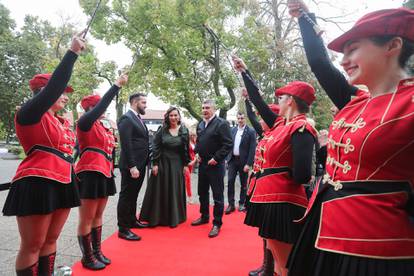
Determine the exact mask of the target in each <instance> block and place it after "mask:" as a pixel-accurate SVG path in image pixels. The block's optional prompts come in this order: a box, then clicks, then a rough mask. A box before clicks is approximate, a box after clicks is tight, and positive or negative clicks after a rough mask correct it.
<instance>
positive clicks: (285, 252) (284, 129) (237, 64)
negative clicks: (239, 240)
mask: <svg viewBox="0 0 414 276" xmlns="http://www.w3.org/2000/svg"><path fill="white" fill-rule="evenodd" d="M233 62H234V68H235V69H236V70H237V71H239V72H240V73H241V75H242V77H243V81H244V83H245V85H246V89H247V92H248V95H249V99H250V100H251V101H252V102H253V103H255V106H256V107H258V108H261V110H265V109H266V110H265V111H266V113H265V114H268V116H271V117H272V118H275V117H276V120H273V127H272V129H271V130H270V132H269V134H268V135H267V136H266V138H263V139H265V143H264V145H262V146H261V148H260V157H259V160H260V164H259V166H260V173H259V174H258V175H257V176H256V180H255V188H254V190H253V192H252V196H251V199H250V202H251V203H252V204H251V206H249V209H248V212H247V213H248V214H247V216H249V217H251V216H250V215H249V212H250V213H254V214H255V216H256V217H257V218H256V219H253V221H254V222H255V223H256V225H258V228H259V235H260V236H261V237H262V238H265V239H266V240H267V247H268V248H269V249H270V250H271V251H272V254H273V258H274V259H275V261H276V267H275V270H276V271H275V272H276V273H277V274H279V275H281V276H286V275H287V274H288V270H287V269H286V268H285V266H286V263H287V259H288V256H289V254H290V251H291V248H292V246H293V244H294V243H295V241H296V239H297V238H298V236H299V234H300V232H301V225H298V224H296V223H294V220H296V219H299V218H301V217H302V216H303V214H304V213H305V210H306V207H307V205H308V199H307V196H306V191H305V187H304V184H307V183H308V182H309V180H310V179H311V176H312V156H313V152H314V145H315V140H316V129H315V128H313V126H312V125H311V124H310V123H309V122H308V121H307V119H306V113H308V112H309V108H310V105H311V104H312V102H313V101H314V100H315V89H314V88H313V87H312V86H311V85H310V84H308V83H306V82H301V81H293V82H290V83H288V84H287V85H285V86H283V87H281V88H277V89H276V90H275V97H277V99H278V103H279V107H280V112H279V115H276V114H274V113H273V112H272V111H271V110H270V109H269V108H268V107H267V105H266V103H265V102H264V100H263V98H262V97H261V95H260V92H259V88H258V86H257V84H256V83H255V81H254V80H253V77H252V75H251V74H250V72H249V71H248V70H247V67H246V65H245V64H244V62H243V61H242V60H241V59H240V58H238V57H236V56H233ZM259 112H260V110H259ZM268 116H266V117H268ZM281 117H282V118H281ZM279 118H280V119H279ZM263 119H265V121H266V120H268V119H266V118H263ZM268 121H270V120H268ZM278 121H281V122H279V123H278V124H277V125H275V124H276V122H278ZM263 139H262V140H263ZM253 204H254V205H253ZM257 206H258V208H255V207H257ZM247 216H246V217H247Z"/></svg>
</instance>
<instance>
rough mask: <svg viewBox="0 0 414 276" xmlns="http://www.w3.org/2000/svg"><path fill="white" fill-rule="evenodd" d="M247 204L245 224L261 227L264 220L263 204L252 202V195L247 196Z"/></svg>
mask: <svg viewBox="0 0 414 276" xmlns="http://www.w3.org/2000/svg"><path fill="white" fill-rule="evenodd" d="M245 206H246V217H245V218H244V224H246V225H248V226H252V227H260V225H261V224H262V221H263V212H262V211H261V207H262V205H261V204H259V203H252V202H250V196H247V197H246V203H245Z"/></svg>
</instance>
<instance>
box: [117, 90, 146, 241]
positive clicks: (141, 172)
mask: <svg viewBox="0 0 414 276" xmlns="http://www.w3.org/2000/svg"><path fill="white" fill-rule="evenodd" d="M129 104H130V110H129V111H128V112H126V113H125V114H124V115H122V116H121V118H120V119H119V121H118V131H119V138H120V142H121V155H120V157H119V170H120V171H121V191H120V193H119V200H118V206H117V218H118V229H119V231H118V237H119V238H121V239H125V240H128V241H139V240H141V237H140V236H138V235H136V234H135V233H133V232H132V231H131V230H130V229H131V228H144V227H148V225H146V224H144V223H142V222H140V221H139V220H138V219H137V217H136V213H137V199H138V193H139V191H140V190H141V187H142V182H143V181H144V178H145V171H146V167H147V164H148V156H149V137H148V129H147V126H146V125H145V123H144V121H143V120H142V119H141V115H144V114H145V109H146V108H147V97H146V95H145V94H142V93H135V94H132V95H131V96H129Z"/></svg>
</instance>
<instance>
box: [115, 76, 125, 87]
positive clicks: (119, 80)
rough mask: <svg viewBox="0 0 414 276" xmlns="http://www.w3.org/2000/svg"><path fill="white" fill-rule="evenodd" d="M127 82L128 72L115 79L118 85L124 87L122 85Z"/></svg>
mask: <svg viewBox="0 0 414 276" xmlns="http://www.w3.org/2000/svg"><path fill="white" fill-rule="evenodd" d="M127 82H128V75H127V74H125V73H123V74H122V75H120V76H119V77H118V79H117V80H116V81H115V85H116V86H118V87H122V86H124V85H125V84H127Z"/></svg>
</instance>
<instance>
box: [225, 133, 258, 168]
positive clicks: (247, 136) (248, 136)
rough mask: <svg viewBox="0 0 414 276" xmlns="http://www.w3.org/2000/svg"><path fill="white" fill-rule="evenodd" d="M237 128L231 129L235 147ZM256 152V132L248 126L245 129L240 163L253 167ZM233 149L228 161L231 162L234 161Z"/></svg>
mask: <svg viewBox="0 0 414 276" xmlns="http://www.w3.org/2000/svg"><path fill="white" fill-rule="evenodd" d="M237 128H238V127H237V126H236V127H234V128H232V129H231V137H232V139H233V146H234V143H235V141H236V134H237ZM255 150H256V132H255V131H254V130H253V129H252V128H251V127H249V126H247V125H246V127H245V128H244V131H243V134H242V137H241V141H240V147H239V153H240V162H241V164H243V166H244V165H249V166H252V165H253V161H254V154H255ZM233 157H234V156H233V149H232V150H231V151H230V154H229V156H228V161H229V162H231V161H232V160H233Z"/></svg>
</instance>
